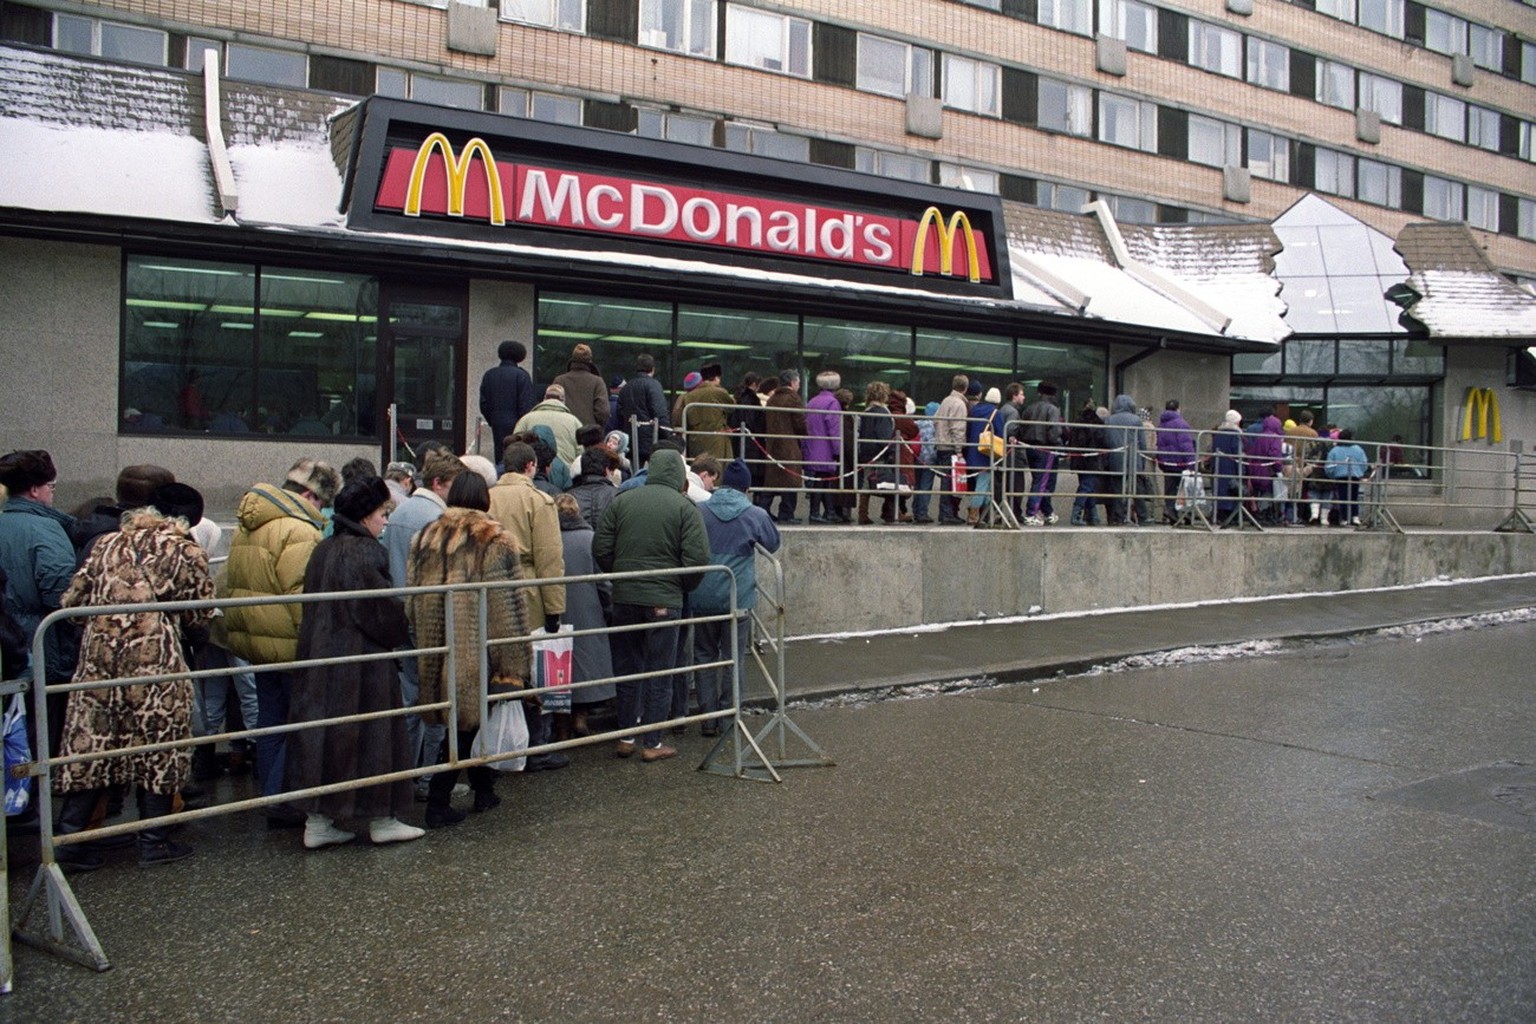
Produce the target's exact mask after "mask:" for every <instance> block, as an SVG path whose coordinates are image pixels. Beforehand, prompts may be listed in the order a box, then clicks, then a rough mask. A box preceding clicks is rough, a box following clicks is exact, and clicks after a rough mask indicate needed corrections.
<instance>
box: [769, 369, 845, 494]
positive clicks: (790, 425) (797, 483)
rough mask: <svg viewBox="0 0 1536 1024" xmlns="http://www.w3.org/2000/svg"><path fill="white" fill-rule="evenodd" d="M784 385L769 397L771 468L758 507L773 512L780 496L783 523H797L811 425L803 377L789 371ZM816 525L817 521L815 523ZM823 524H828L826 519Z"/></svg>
mask: <svg viewBox="0 0 1536 1024" xmlns="http://www.w3.org/2000/svg"><path fill="white" fill-rule="evenodd" d="M782 380H783V383H782V384H780V385H779V386H778V387H777V388H774V390H773V394H771V395H769V396H768V409H767V412H766V414H765V416H764V421H763V428H764V429H765V430H766V431H767V433H768V438H767V440H765V441H764V442H763V444H764V445H765V446H766V447H767V449H768V459H769V460H770V461H769V462H768V468H767V471H766V472H765V473H764V474H763V486H764V487H765V488H766V491H765V492H764V493H763V494H762V495H761V496H759V499H758V501H757V504H758V505H760V506H762V507H763V508H764V509H768V510H771V507H772V505H773V496H774V494H775V493H777V494H778V496H779V522H781V523H792V522H794V521H795V506H796V505H798V504H799V499H800V494H799V492H800V488H801V486H802V485H803V484H804V482H805V449H804V446H803V443H802V442H803V441H804V439H805V437H806V434H807V430H808V424H807V422H806V415H805V399H803V398H801V397H800V374H799V373H797V372H796V371H794V370H785V371H784V375H783V378H782ZM812 521H813V522H814V521H816V520H814V519H813V520H812ZM821 521H822V522H827V521H828V520H826V519H825V518H822V520H821Z"/></svg>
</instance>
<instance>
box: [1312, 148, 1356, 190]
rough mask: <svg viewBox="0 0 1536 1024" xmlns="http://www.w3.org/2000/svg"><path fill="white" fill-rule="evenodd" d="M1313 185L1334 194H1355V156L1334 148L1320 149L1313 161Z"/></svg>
mask: <svg viewBox="0 0 1536 1024" xmlns="http://www.w3.org/2000/svg"><path fill="white" fill-rule="evenodd" d="M1312 178H1313V180H1312V187H1313V188H1315V189H1317V190H1318V191H1319V192H1326V193H1328V194H1329V195H1332V196H1344V197H1345V198H1352V197H1353V196H1354V194H1355V158H1354V157H1352V156H1350V155H1349V154H1348V153H1340V152H1337V151H1335V150H1332V149H1318V150H1316V151H1315V153H1314V158H1313V163H1312Z"/></svg>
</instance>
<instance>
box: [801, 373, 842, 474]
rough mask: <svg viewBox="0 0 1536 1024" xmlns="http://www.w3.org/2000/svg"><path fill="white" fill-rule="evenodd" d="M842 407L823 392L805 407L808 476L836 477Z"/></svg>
mask: <svg viewBox="0 0 1536 1024" xmlns="http://www.w3.org/2000/svg"><path fill="white" fill-rule="evenodd" d="M842 411H843V407H842V406H841V405H838V404H837V395H836V394H835V393H834V392H831V391H822V392H820V393H819V394H817V396H816V397H815V398H813V399H811V400H810V401H809V402H807V403H806V404H805V433H806V441H805V469H806V472H808V473H814V474H819V475H822V476H832V475H833V474H835V473H837V471H838V469H837V467H838V458H839V455H840V454H841V451H842V446H843V424H842V417H841V416H839V415H838V414H839V413H841V412H842Z"/></svg>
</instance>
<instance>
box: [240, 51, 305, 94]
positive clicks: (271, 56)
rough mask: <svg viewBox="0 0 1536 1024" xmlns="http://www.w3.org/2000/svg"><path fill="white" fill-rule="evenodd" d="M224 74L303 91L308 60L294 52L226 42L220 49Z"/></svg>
mask: <svg viewBox="0 0 1536 1024" xmlns="http://www.w3.org/2000/svg"><path fill="white" fill-rule="evenodd" d="M224 75H225V77H226V78H238V79H241V80H242V81H246V82H264V83H266V84H267V85H289V86H294V87H295V88H299V89H303V88H304V87H306V86H308V85H309V58H308V57H306V56H305V55H304V54H303V53H301V52H299V51H298V50H275V49H271V48H270V47H266V46H250V45H248V44H246V43H230V44H228V45H227V46H225V47H224Z"/></svg>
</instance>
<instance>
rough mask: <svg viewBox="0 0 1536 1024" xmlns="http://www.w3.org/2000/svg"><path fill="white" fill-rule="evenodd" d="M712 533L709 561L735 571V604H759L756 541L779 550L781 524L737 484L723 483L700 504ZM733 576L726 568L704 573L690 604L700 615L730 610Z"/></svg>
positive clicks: (700, 509)
mask: <svg viewBox="0 0 1536 1024" xmlns="http://www.w3.org/2000/svg"><path fill="white" fill-rule="evenodd" d="M699 512H700V513H702V514H703V516H704V530H705V532H706V533H708V534H709V557H710V561H712V562H717V563H719V564H721V565H724V566H727V567H729V568H730V570H731V571H732V572H733V573H735V574H736V607H737V608H739V609H743V610H745V609H748V608H754V607H756V606H757V555H756V553H755V550H754V548H753V546H752V545H753V544H754V543H757V544H761V545H762V546H763V547H765V548H767V549H768V550H769V551H777V550H779V544H780V537H779V528H778V527H777V526H775V525H773V518H772V517H771V516H769V515H768V513H767V512H765V511H763V510H762V509H761V508H759V507H757V506H756V505H754V504H752V500H751V499H750V498H748V497H747V496H746V495H745V494H743V493H741V492H740V491H738V490H736V488H734V487H721V488H719V489H718V490H716V491H715V493H714V494H712V495H710V496H709V500H708V501H706V502H705V503H704V504H702V505H700V506H699ZM729 587H730V580H729V579H728V578H727V577H726V575H725V573H723V572H710V573H705V574H704V581H703V582H702V583H700V584H699V587H698V589H697V590H695V591H694V592H693V599H692V601H691V602H690V606H691V607H692V609H693V611H694V612H695V613H696V614H699V615H723V614H724V613H726V612H728V611H730V610H731V592H730V589H729Z"/></svg>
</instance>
